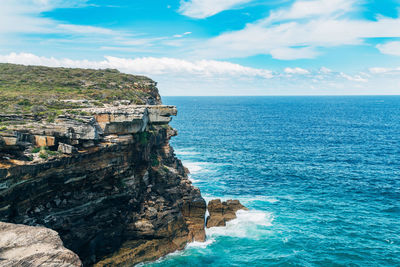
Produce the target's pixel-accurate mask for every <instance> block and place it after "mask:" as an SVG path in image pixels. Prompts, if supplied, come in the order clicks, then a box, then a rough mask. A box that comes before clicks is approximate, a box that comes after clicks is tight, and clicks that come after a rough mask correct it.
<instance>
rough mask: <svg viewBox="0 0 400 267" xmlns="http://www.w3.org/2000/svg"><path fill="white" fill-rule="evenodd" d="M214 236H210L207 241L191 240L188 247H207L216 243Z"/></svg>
mask: <svg viewBox="0 0 400 267" xmlns="http://www.w3.org/2000/svg"><path fill="white" fill-rule="evenodd" d="M214 241H215V239H214V238H208V239H207V240H206V241H205V242H197V241H195V242H191V243H189V244H187V246H186V248H206V247H207V246H208V245H210V244H212V243H214Z"/></svg>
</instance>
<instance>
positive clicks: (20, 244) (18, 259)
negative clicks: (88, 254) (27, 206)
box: [0, 222, 82, 267]
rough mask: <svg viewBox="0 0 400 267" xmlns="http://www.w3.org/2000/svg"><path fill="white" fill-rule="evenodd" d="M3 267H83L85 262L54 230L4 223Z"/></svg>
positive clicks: (0, 240) (0, 233)
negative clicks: (67, 246) (69, 248)
mask: <svg viewBox="0 0 400 267" xmlns="http://www.w3.org/2000/svg"><path fill="white" fill-rule="evenodd" d="M0 266H4V267H9V266H46V267H80V266H82V262H81V260H80V259H79V257H78V256H77V255H76V254H75V253H73V252H72V251H70V250H68V249H66V248H65V247H64V246H63V243H62V241H61V239H60V237H59V236H58V234H57V232H55V231H53V230H50V229H48V228H44V227H32V226H26V225H21V224H12V223H4V222H0Z"/></svg>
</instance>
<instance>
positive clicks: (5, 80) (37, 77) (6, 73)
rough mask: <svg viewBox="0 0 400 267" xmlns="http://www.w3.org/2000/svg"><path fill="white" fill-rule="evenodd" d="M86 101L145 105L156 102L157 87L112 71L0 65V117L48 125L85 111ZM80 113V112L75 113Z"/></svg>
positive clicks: (154, 84)
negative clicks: (30, 118) (65, 113)
mask: <svg viewBox="0 0 400 267" xmlns="http://www.w3.org/2000/svg"><path fill="white" fill-rule="evenodd" d="M70 99H75V100H82V99H85V100H89V101H90V103H92V105H94V106H102V105H103V104H105V103H112V102H114V101H116V100H129V101H131V103H133V104H145V103H146V102H148V100H149V99H153V100H155V101H156V102H158V101H159V99H160V98H159V95H158V90H157V88H156V83H155V82H153V81H152V80H151V79H149V78H147V77H144V76H137V75H130V74H124V73H121V72H119V71H118V70H114V69H105V70H92V69H71V68H50V67H42V66H23V65H15V64H8V63H0V113H9V114H10V113H12V114H34V115H38V116H43V117H46V118H47V120H48V121H49V122H52V121H54V119H55V118H56V117H57V116H59V115H60V114H61V113H62V110H74V109H79V108H82V107H84V104H82V103H80V102H76V103H75V102H66V101H62V100H70ZM78 113H79V111H78Z"/></svg>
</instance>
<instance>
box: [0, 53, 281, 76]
mask: <svg viewBox="0 0 400 267" xmlns="http://www.w3.org/2000/svg"><path fill="white" fill-rule="evenodd" d="M0 62H7V63H16V64H24V65H44V66H50V67H77V68H94V69H99V68H101V69H104V68H115V69H119V70H121V71H124V72H127V73H132V74H144V75H150V76H151V75H164V74H170V75H171V74H172V75H196V76H199V77H217V78H218V77H235V78H240V77H258V78H263V79H270V78H272V77H273V75H272V72H271V71H269V70H266V69H256V68H250V67H245V66H242V65H239V64H234V63H230V62H225V61H215V60H198V61H193V62H192V61H187V60H182V59H176V58H166V57H162V58H155V57H142V58H134V59H130V58H118V57H111V56H106V57H105V60H101V61H89V60H71V59H66V58H65V59H56V58H53V57H50V58H49V57H40V56H36V55H34V54H30V53H11V54H8V55H0Z"/></svg>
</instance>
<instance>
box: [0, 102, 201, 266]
mask: <svg viewBox="0 0 400 267" xmlns="http://www.w3.org/2000/svg"><path fill="white" fill-rule="evenodd" d="M172 115H176V108H175V107H173V106H161V105H155V106H137V105H124V104H123V103H121V104H119V105H109V106H103V107H102V108H87V109H83V110H81V113H80V114H69V113H67V112H66V113H65V114H62V115H60V116H58V117H57V118H55V119H54V121H48V120H43V119H41V118H38V117H36V116H32V115H29V114H28V115H12V114H11V115H10V114H7V115H0V117H1V119H2V121H9V122H12V123H10V125H12V129H7V131H2V132H0V220H1V221H6V222H12V223H18V224H25V225H32V226H35V225H41V226H45V227H48V228H50V229H53V230H55V231H57V232H58V233H59V235H60V237H61V239H62V241H63V242H64V245H65V247H66V248H68V249H70V250H72V251H73V252H75V253H77V254H78V255H79V257H80V258H81V260H82V261H83V263H84V264H85V265H93V264H96V266H125V265H127V264H129V265H131V264H136V263H139V262H142V261H149V260H155V259H157V258H159V257H161V256H164V255H165V254H167V253H170V252H173V251H175V250H177V249H183V248H184V247H185V245H186V244H187V243H188V242H191V241H194V240H196V241H204V239H205V232H204V214H205V210H206V204H205V201H204V199H203V198H202V197H201V194H200V191H199V190H198V189H197V188H195V187H193V186H192V184H191V182H190V181H189V180H188V177H187V173H186V171H185V169H184V167H183V165H182V163H181V161H180V160H179V159H177V158H176V157H175V155H174V152H173V149H172V148H171V147H170V145H169V139H170V138H171V137H172V136H174V135H176V134H177V132H176V131H175V130H174V129H172V128H171V127H170V126H169V125H168V122H169V121H170V116H172Z"/></svg>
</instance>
